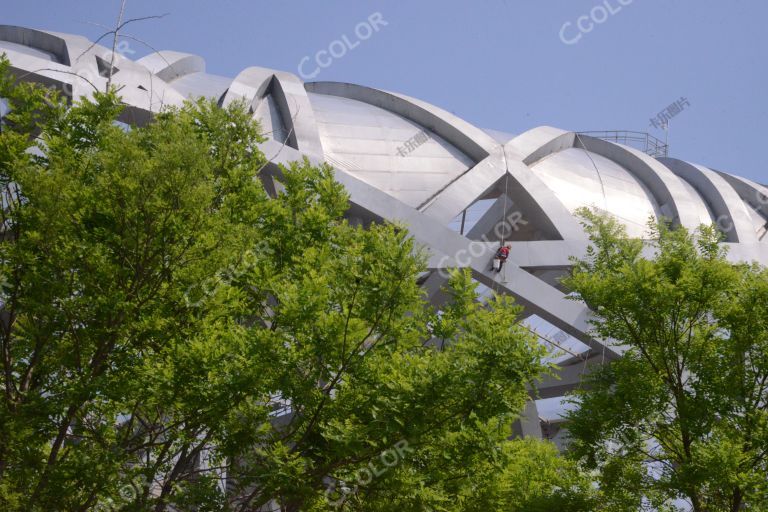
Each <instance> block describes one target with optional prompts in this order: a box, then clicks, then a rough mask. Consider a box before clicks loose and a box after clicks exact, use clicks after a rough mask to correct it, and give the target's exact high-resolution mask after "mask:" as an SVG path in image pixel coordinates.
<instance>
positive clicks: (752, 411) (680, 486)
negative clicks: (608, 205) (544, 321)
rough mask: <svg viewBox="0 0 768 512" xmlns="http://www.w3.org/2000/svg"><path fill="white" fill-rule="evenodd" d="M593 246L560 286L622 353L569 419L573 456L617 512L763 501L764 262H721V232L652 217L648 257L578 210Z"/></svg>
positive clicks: (637, 244) (591, 381) (767, 292)
mask: <svg viewBox="0 0 768 512" xmlns="http://www.w3.org/2000/svg"><path fill="white" fill-rule="evenodd" d="M581 213H582V215H583V216H584V217H585V224H584V225H585V227H586V229H587V232H588V233H589V235H590V237H591V240H592V243H593V246H594V247H593V248H592V249H591V250H590V251H589V253H588V254H587V257H586V258H585V259H584V260H582V261H578V262H576V266H575V269H574V272H573V275H572V276H571V277H570V278H569V279H568V280H567V283H566V284H567V285H568V286H569V287H570V288H571V289H573V290H574V291H575V292H576V293H577V295H578V298H579V299H581V300H584V301H585V302H586V303H587V304H589V305H590V306H591V307H592V308H593V309H594V310H595V311H596V312H597V321H596V322H595V323H594V329H595V332H596V334H597V335H599V336H600V337H602V338H604V339H611V340H614V341H615V343H616V344H617V345H619V346H621V347H622V349H623V350H624V355H623V357H622V358H621V359H619V360H618V361H614V362H612V363H611V364H610V365H607V366H605V367H603V368H602V369H601V370H598V371H595V372H594V373H592V374H591V375H590V376H589V378H588V383H587V385H586V386H585V387H584V389H582V390H580V391H579V392H578V393H577V394H576V395H575V396H574V401H575V402H576V403H577V404H578V405H579V407H578V408H576V409H575V410H574V411H573V412H572V413H571V414H570V416H569V422H570V423H569V425H568V429H569V432H570V434H571V436H572V438H573V443H572V454H573V455H574V456H575V457H576V458H578V459H580V460H582V461H583V462H585V463H586V466H587V467H588V468H590V469H596V470H597V471H598V473H599V475H600V482H601V484H600V487H601V490H602V491H604V492H605V493H606V496H607V497H608V501H609V503H611V504H612V506H615V507H617V508H619V509H629V510H637V509H638V508H640V507H649V508H654V507H655V508H656V509H663V508H665V507H673V506H674V500H675V499H684V500H685V501H687V502H688V503H689V505H690V506H691V507H692V508H693V510H695V511H704V510H706V511H737V510H743V509H746V510H766V509H767V507H768V494H767V491H768V479H767V478H766V474H767V473H768V465H767V464H766V455H768V453H767V452H768V411H767V410H766V408H767V407H768V387H767V386H768V271H766V269H764V268H760V267H758V266H757V265H746V264H742V265H737V264H732V263H730V262H729V261H728V260H727V259H726V252H725V249H724V248H723V246H722V245H721V244H720V243H719V242H720V234H719V232H718V231H716V229H715V228H714V227H712V228H710V227H704V226H702V227H701V228H700V229H699V230H698V231H697V232H696V233H689V232H687V231H686V230H685V229H684V228H674V229H673V228H670V227H668V226H667V224H666V223H664V222H662V223H658V224H656V223H652V224H651V239H652V248H653V255H652V256H650V257H646V256H645V255H644V252H643V242H642V241H638V240H630V239H628V238H627V237H626V234H625V232H624V230H623V228H622V227H621V226H620V225H619V224H618V223H617V222H616V221H614V220H612V219H609V218H606V217H602V216H600V215H597V214H595V213H592V212H590V211H582V212H581Z"/></svg>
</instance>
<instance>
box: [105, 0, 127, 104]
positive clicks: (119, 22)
mask: <svg viewBox="0 0 768 512" xmlns="http://www.w3.org/2000/svg"><path fill="white" fill-rule="evenodd" d="M125 2H126V0H120V14H119V15H118V17H117V27H116V28H115V31H114V33H113V34H112V55H111V56H110V58H109V71H108V72H107V90H106V91H104V92H108V91H109V86H110V85H112V70H113V69H115V50H117V36H118V33H119V31H120V29H121V28H122V23H123V14H125Z"/></svg>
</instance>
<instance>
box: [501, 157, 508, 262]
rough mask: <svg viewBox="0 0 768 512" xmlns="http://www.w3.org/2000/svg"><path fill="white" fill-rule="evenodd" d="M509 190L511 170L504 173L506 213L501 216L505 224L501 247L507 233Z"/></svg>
mask: <svg viewBox="0 0 768 512" xmlns="http://www.w3.org/2000/svg"><path fill="white" fill-rule="evenodd" d="M508 190H509V170H507V172H506V173H505V174H504V213H503V214H502V217H501V222H502V223H503V224H504V226H503V229H502V230H501V247H504V235H505V234H506V227H507V226H506V222H507V197H508V196H509V194H508V193H507V192H508Z"/></svg>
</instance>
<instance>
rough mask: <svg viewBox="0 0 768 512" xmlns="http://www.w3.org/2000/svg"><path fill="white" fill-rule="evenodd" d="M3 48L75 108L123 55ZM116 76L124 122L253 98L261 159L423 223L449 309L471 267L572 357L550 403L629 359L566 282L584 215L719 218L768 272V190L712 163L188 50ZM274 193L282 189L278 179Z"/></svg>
mask: <svg viewBox="0 0 768 512" xmlns="http://www.w3.org/2000/svg"><path fill="white" fill-rule="evenodd" d="M0 52H5V53H6V54H7V56H8V58H9V59H10V61H11V65H12V71H13V72H14V73H15V74H16V75H17V76H18V77H20V78H21V79H23V80H29V81H35V82H40V83H44V84H47V85H50V86H54V87H57V88H60V89H62V90H64V91H65V93H67V94H70V95H71V97H75V98H76V97H80V96H88V95H90V94H92V92H93V87H94V86H95V87H97V88H99V89H101V90H103V88H104V86H105V84H106V78H105V75H106V74H107V73H106V71H107V70H108V69H109V62H110V59H111V50H109V49H107V48H105V47H103V46H100V45H92V43H91V42H90V41H88V40H87V39H85V38H83V37H80V36H75V35H67V34H58V33H53V32H43V31H38V30H33V29H28V28H22V27H13V26H0ZM113 75H114V76H113V81H114V83H115V84H116V85H117V86H119V87H121V89H120V94H121V95H122V97H123V101H124V102H125V103H126V105H127V108H126V110H125V111H124V113H123V118H122V120H124V121H125V122H128V123H133V124H142V123H146V122H148V120H149V119H150V117H151V114H152V112H157V111H159V110H160V109H161V108H162V107H163V106H168V105H179V104H181V103H182V102H183V101H184V100H185V99H187V98H190V97H198V96H207V97H213V98H215V99H216V100H217V101H218V102H219V104H220V105H227V104H229V103H230V102H232V101H235V100H244V101H245V102H246V103H247V104H248V105H250V108H251V110H252V112H253V115H254V116H255V117H257V118H258V119H259V120H260V121H261V123H262V126H263V128H264V131H265V132H266V133H268V134H269V137H270V140H269V141H267V142H266V143H264V144H263V147H262V150H263V151H264V153H265V154H266V155H267V157H271V158H272V161H273V162H274V163H275V164H277V163H288V162H290V161H295V160H298V159H300V158H301V157H302V156H304V155H305V156H307V157H309V158H310V160H312V161H314V162H328V163H330V164H331V165H332V166H333V167H334V168H335V173H336V178H337V179H338V181H340V182H341V183H343V184H344V185H345V186H346V188H347V191H348V192H349V194H350V200H351V208H350V210H349V213H348V215H349V217H350V218H351V219H354V220H355V221H357V222H362V223H367V222H372V221H382V220H386V221H393V222H400V223H403V224H405V225H407V226H408V228H409V229H410V232H411V234H412V235H413V237H414V238H415V239H416V240H417V241H418V243H420V244H421V245H423V246H424V247H426V248H427V249H428V252H429V255H430V260H429V270H430V271H429V273H428V274H426V275H425V276H424V277H423V286H424V287H425V288H426V290H427V292H428V294H429V297H430V299H431V300H432V301H433V302H434V303H435V304H440V302H441V301H442V300H444V297H443V296H442V294H441V291H440V289H441V286H442V285H443V284H444V283H445V279H446V273H445V272H444V270H445V269H447V268H451V267H466V268H470V269H471V270H472V273H473V276H474V278H475V279H476V280H477V281H478V282H479V283H480V284H481V285H483V286H484V287H485V289H489V290H490V289H493V290H495V291H497V292H499V293H506V294H509V295H512V296H514V297H515V299H516V300H517V301H518V302H519V303H520V304H521V305H523V306H524V308H525V314H526V315H527V316H528V317H529V318H528V322H529V324H530V325H531V328H532V329H535V330H537V331H538V333H539V335H540V336H541V338H542V340H543V341H544V342H546V343H549V344H551V345H553V346H560V347H563V348H564V352H563V353H564V355H563V356H561V357H560V358H559V359H558V362H559V364H560V365H561V367H562V370H561V371H560V380H555V379H548V380H546V381H544V382H542V383H540V387H539V397H540V398H541V399H551V398H554V397H558V396H561V395H562V394H563V393H565V392H566V391H568V390H569V389H571V388H573V387H574V386H575V385H577V384H578V382H579V378H580V375H581V374H582V373H583V372H584V371H585V370H586V369H588V367H589V366H591V365H594V364H601V363H602V362H604V361H609V360H611V359H613V358H616V357H619V356H620V354H619V353H618V352H619V351H618V350H617V349H616V348H615V347H613V346H611V345H610V344H609V343H604V342H603V341H602V340H599V339H595V338H593V337H592V336H591V335H590V332H589V323H588V321H589V319H590V317H591V312H590V311H589V309H588V308H587V307H586V306H585V305H583V304H581V303H579V302H576V301H573V300H569V299H568V297H567V296H566V293H565V292H564V290H562V289H561V288H560V287H559V284H558V278H559V277H560V276H562V275H563V274H564V273H566V272H567V271H568V269H569V267H570V264H571V263H570V260H569V258H570V257H572V256H576V257H579V256H582V255H584V254H585V251H586V248H587V245H588V243H587V240H586V236H585V234H584V232H583V230H582V228H581V226H580V224H579V222H578V220H577V219H576V218H575V217H574V211H575V210H576V209H577V208H579V207H581V206H593V207H596V208H598V209H600V210H603V211H606V212H608V213H610V214H612V215H614V216H616V217H617V218H618V219H620V220H621V221H622V222H623V223H624V224H625V225H626V226H627V230H628V232H629V233H630V235H632V236H637V237H641V236H642V235H643V232H644V227H645V224H646V221H647V220H648V218H649V217H656V218H659V217H661V216H664V217H667V218H670V219H672V221H673V222H674V223H675V224H678V225H682V226H685V227H687V228H689V229H695V228H696V227H697V226H699V225H700V224H702V223H707V224H709V223H717V224H718V225H719V226H721V227H722V228H723V231H724V233H725V236H726V242H725V243H726V244H727V245H728V246H729V248H730V252H729V257H730V258H731V259H732V260H733V261H758V262H760V263H762V264H768V236H766V229H767V227H768V188H766V187H765V186H762V185H760V184H757V183H754V182H752V181H750V180H747V179H745V178H741V177H738V176H735V175H732V174H728V173H725V172H719V171H716V170H713V169H709V168H707V167H704V166H701V165H697V164H692V163H688V162H684V161H682V160H677V159H674V158H653V157H652V156H649V155H648V154H646V153H644V152H643V151H640V150H637V149H633V148H632V147H629V146H626V145H621V144H617V143H613V142H609V141H607V140H602V139H600V138H596V137H593V136H588V135H585V134H579V133H576V132H571V131H566V130H560V129H557V128H552V127H547V126H542V127H538V128H533V129H531V130H529V131H527V132H525V133H522V134H520V135H517V136H513V135H509V134H503V133H499V132H494V131H490V130H483V129H480V128H478V127H475V126H473V125H471V124H470V123H468V122H466V121H464V120H462V119H460V118H459V117H457V116H455V115H453V114H451V113H449V112H447V111H445V110H442V109H440V108H438V107H435V106H433V105H430V104H428V103H425V102H423V101H420V100H417V99H414V98H410V97H407V96H404V95H402V94H398V93H393V92H387V91H383V90H379V89H374V88H369V87H364V86H361V85H354V84H347V83H336V82H311V83H304V82H303V81H302V80H300V79H299V78H298V77H297V76H296V75H294V74H291V73H287V72H283V71H275V70H271V69H265V68H260V67H249V68H246V69H244V70H243V71H241V72H240V73H239V74H238V75H237V76H236V77H234V78H226V77H221V76H216V75H212V74H208V73H206V71H205V63H204V61H203V59H202V58H200V57H198V56H195V55H190V54H186V53H179V52H173V51H162V52H158V53H153V54H151V55H148V56H146V57H143V58H141V59H138V60H136V61H133V60H130V59H128V58H125V57H124V56H121V55H117V56H116V59H115V63H114V68H113ZM270 170H271V172H272V173H273V174H272V176H274V173H277V172H278V169H277V166H276V165H271V167H270ZM266 185H267V186H268V187H270V188H272V190H273V191H274V190H275V189H277V188H279V187H280V185H279V182H278V181H276V180H273V179H271V178H268V179H267V180H266ZM468 219H469V222H467V220H468ZM501 238H503V239H504V240H509V241H511V242H512V250H511V254H510V258H509V261H508V263H507V265H506V266H505V270H504V271H503V272H502V273H501V274H496V273H493V272H490V271H489V270H490V269H489V262H490V260H491V258H492V255H493V254H494V253H495V251H496V249H497V248H498V246H499V242H500V239H501ZM541 419H542V418H541V415H540V414H539V412H538V411H537V407H536V402H534V401H532V402H531V403H530V404H529V407H528V408H527V410H526V419H524V421H522V422H521V425H520V428H521V433H523V434H526V435H535V436H542V426H543V427H544V434H545V435H550V436H551V435H554V433H555V430H556V429H555V430H550V428H551V427H552V422H548V421H540V420H541ZM550 419H551V418H550Z"/></svg>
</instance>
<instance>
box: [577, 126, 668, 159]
mask: <svg viewBox="0 0 768 512" xmlns="http://www.w3.org/2000/svg"><path fill="white" fill-rule="evenodd" d="M578 133H579V134H580V135H587V136H589V137H595V138H596V139H603V140H607V141H608V142H616V143H619V144H625V145H627V146H631V147H633V148H635V149H639V150H640V151H642V152H643V153H646V154H647V155H650V156H652V157H654V158H660V157H665V156H667V155H668V154H669V144H667V143H666V142H664V141H663V140H661V139H657V138H656V137H654V136H653V135H651V134H650V133H647V132H633V131H630V130H603V131H592V132H578Z"/></svg>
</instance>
